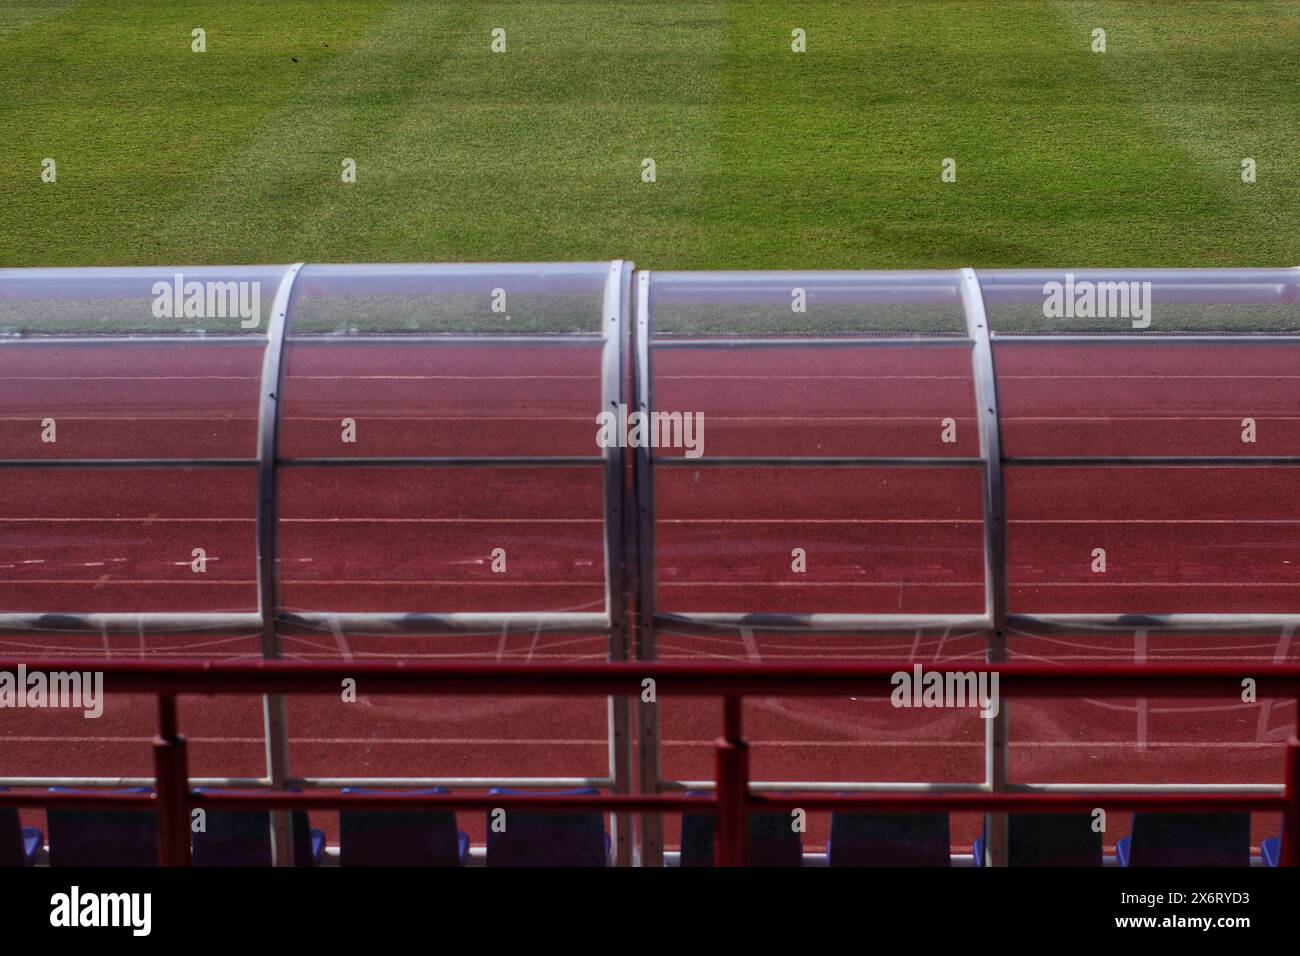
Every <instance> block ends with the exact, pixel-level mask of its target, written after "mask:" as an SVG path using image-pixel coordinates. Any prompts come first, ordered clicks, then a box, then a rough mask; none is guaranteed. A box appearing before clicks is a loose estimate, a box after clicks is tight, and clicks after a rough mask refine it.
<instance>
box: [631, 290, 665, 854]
mask: <svg viewBox="0 0 1300 956" xmlns="http://www.w3.org/2000/svg"><path fill="white" fill-rule="evenodd" d="M636 281H637V288H636V332H635V336H634V339H633V344H634V346H635V349H634V352H633V368H632V371H633V377H634V380H635V384H636V395H635V401H636V411H639V412H640V413H641V414H643V415H647V416H648V415H649V414H650V412H651V410H652V409H653V407H654V367H653V365H652V364H651V363H652V361H653V360H652V358H651V354H650V339H651V336H652V335H653V328H652V322H653V316H652V315H651V314H650V273H649V272H638V273H637V280H636ZM634 465H635V469H634V472H633V475H634V478H633V490H634V495H633V498H634V500H635V501H636V507H637V515H636V519H637V535H636V546H637V562H636V569H637V578H638V580H637V633H636V659H637V660H639V661H653V660H655V659H656V658H657V657H658V656H659V655H658V649H657V639H656V637H655V627H654V615H655V534H654V532H655V523H654V457H653V456H652V455H651V449H650V448H649V447H648V444H647V443H645V442H642V443H641V445H640V446H638V447H637V449H636V455H635V458H634ZM637 733H638V738H637V761H638V767H639V768H640V772H639V777H640V789H641V792H642V793H644V794H651V795H653V794H657V793H658V792H659V777H660V750H661V739H660V723H659V704H658V702H657V701H648V702H647V701H641V702H640V703H639V704H638V708H637ZM663 851H664V818H663V814H661V813H644V814H642V815H641V865H642V866H649V867H658V866H663Z"/></svg>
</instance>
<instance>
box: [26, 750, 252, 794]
mask: <svg viewBox="0 0 1300 956" xmlns="http://www.w3.org/2000/svg"><path fill="white" fill-rule="evenodd" d="M140 743H141V744H146V743H148V741H147V740H145V739H144V738H141V740H140ZM154 783H155V781H154V778H153V777H0V787H26V788H44V787H73V788H83V787H89V788H92V789H104V788H117V787H133V788H134V787H150V788H152V787H153V786H154ZM190 786H192V787H222V788H226V789H239V790H251V789H255V788H260V787H269V786H271V780H270V778H269V777H190Z"/></svg>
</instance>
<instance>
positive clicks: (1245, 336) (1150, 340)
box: [992, 304, 1300, 345]
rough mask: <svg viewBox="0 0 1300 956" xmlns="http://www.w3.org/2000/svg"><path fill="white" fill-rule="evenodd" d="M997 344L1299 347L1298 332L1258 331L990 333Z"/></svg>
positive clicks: (1299, 338) (994, 309)
mask: <svg viewBox="0 0 1300 956" xmlns="http://www.w3.org/2000/svg"><path fill="white" fill-rule="evenodd" d="M992 311H993V314H995V315H996V314H997V306H996V304H995V306H994V308H993V310H992ZM999 342H1011V343H1017V344H1019V343H1025V342H1051V343H1053V344H1060V343H1063V342H1078V343H1086V344H1089V345H1132V344H1134V343H1135V342H1141V343H1142V344H1143V345H1153V344H1164V345H1207V344H1209V343H1214V344H1215V345H1280V344H1289V345H1300V332H1293V333H1291V334H1289V335H1287V334H1279V333H1270V332H1260V333H1259V334H1251V333H1242V332H1225V333H1224V334H1222V335H1207V334H1205V333H1203V332H1202V333H1188V334H1186V335H1183V334H1180V333H1178V332H1124V331H1122V330H1120V331H1116V332H1112V333H1109V334H1106V335H1088V334H1080V335H1061V334H1055V333H1053V334H1044V335H1030V334H1025V333H1015V332H1012V333H1006V334H1001V333H998V332H996V331H994V332H993V344H994V345H997V344H998V343H999Z"/></svg>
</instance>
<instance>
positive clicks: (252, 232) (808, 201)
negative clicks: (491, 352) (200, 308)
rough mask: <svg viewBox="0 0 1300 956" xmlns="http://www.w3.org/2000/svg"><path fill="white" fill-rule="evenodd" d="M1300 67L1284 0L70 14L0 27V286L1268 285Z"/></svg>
mask: <svg viewBox="0 0 1300 956" xmlns="http://www.w3.org/2000/svg"><path fill="white" fill-rule="evenodd" d="M1094 19H1096V20H1097V25H1101V26H1103V27H1104V28H1105V29H1107V31H1108V39H1109V46H1110V51H1109V52H1108V53H1106V54H1102V55H1097V54H1093V53H1091V52H1090V50H1089V41H1090V36H1089V31H1090V29H1091V27H1090V26H1089V24H1090V23H1091V22H1092V21H1093V20H1094ZM3 23H4V21H3V19H0V24H3ZM194 26H204V27H205V28H206V29H207V30H208V52H207V53H205V54H194V53H191V52H190V50H189V31H190V30H191V29H192V28H193V27H194ZM496 26H501V27H504V28H505V29H506V30H507V35H508V45H509V51H508V52H507V53H506V54H503V55H494V54H492V53H491V52H490V51H489V49H488V45H489V42H490V39H491V37H490V30H491V29H492V28H493V27H496ZM795 26H799V27H802V28H804V29H805V30H807V32H808V52H807V53H806V54H803V55H797V54H794V53H792V52H790V48H789V43H790V30H791V29H792V28H793V27H795ZM1297 48H1300V14H1298V13H1297V5H1295V4H1289V3H1259V4H1240V3H1233V2H1191V3H1174V2H1150V3H1141V4H1130V3H1099V4H1090V3H1080V4H1074V3H1057V2H1049V0H1013V2H1005V0H997V2H994V0H969V2H963V3H959V4H953V3H946V2H915V3H899V2H887V3H886V2H864V3H852V4H848V3H823V2H801V3H792V2H780V3H778V2H764V3H723V2H715V3H694V2H680V3H678V2H665V3H654V4H638V3H600V2H564V3H551V4H531V3H469V2H445V3H439V4H424V3H412V2H403V3H399V2H393V0H369V2H365V0H363V2H347V3H345V2H307V0H296V2H285V3H276V4H252V3H238V2H233V3H223V4H220V5H213V4H200V3H191V4H186V3H180V4H168V5H165V6H159V5H157V4H153V3H147V2H143V0H116V2H109V0H103V2H93V3H84V4H79V5H77V6H76V7H73V8H71V9H69V10H67V11H66V12H64V13H62V14H60V15H58V16H47V17H45V18H44V19H41V20H39V21H31V22H29V23H27V24H26V25H25V26H19V27H17V28H16V29H13V30H11V31H10V32H9V33H7V34H6V33H3V32H0V126H2V127H3V128H4V130H5V132H6V136H5V137H4V138H3V141H0V224H2V225H3V227H4V228H2V229H0V265H91V264H130V263H158V262H176V261H180V262H192V263H221V262H266V261H274V262H283V261H293V260H296V259H306V260H308V261H438V260H462V261H463V260H534V259H602V258H609V257H614V256H628V257H631V258H635V259H636V260H637V261H638V262H639V264H641V265H642V266H644V267H650V268H658V269H664V268H729V267H732V268H778V267H779V268H813V267H817V268H869V267H886V268H888V267H893V268H897V267H950V266H956V265H964V264H974V265H979V266H984V267H997V266H1046V265H1057V266H1062V265H1073V266H1076V267H1079V268H1082V267H1085V266H1132V265H1150V266H1173V265H1293V264H1296V263H1298V262H1300V192H1298V190H1300V179H1297V177H1296V175H1295V172H1296V170H1295V168H1294V167H1295V166H1296V164H1297V162H1298V161H1297V159H1296V157H1295V155H1294V150H1293V144H1294V143H1295V142H1297V141H1300V136H1298V135H1297V134H1300V128H1298V127H1300V117H1298V116H1297V113H1296V111H1295V109H1294V105H1295V103H1296V101H1297V98H1298V94H1300V81H1298V80H1297V77H1296V74H1295V72H1294V69H1293V68H1292V67H1291V66H1290V64H1293V62H1294V57H1293V55H1292V52H1291V51H1293V50H1294V49H1297ZM294 57H296V58H297V60H298V62H296V63H295V62H293V59H292V58H294ZM1239 144H1240V146H1239ZM1238 152H1240V153H1241V155H1253V156H1254V157H1255V158H1256V159H1257V160H1258V161H1259V163H1260V181H1259V182H1258V183H1256V184H1254V185H1252V186H1246V185H1244V184H1242V183H1241V182H1240V176H1239V167H1240V159H1241V156H1239V155H1236V154H1237V153H1238ZM45 156H54V157H56V158H57V159H58V161H59V174H60V175H59V183H58V184H57V185H53V186H51V185H47V184H42V183H41V182H40V180H39V177H38V174H39V171H40V160H41V159H42V158H43V157H45ZM345 156H348V157H352V158H354V159H356V160H357V162H358V167H359V181H358V182H357V183H356V184H355V185H345V184H343V183H341V182H340V181H339V171H340V166H339V163H340V161H341V160H342V159H343V157H345ZM647 156H649V157H653V158H654V159H655V160H656V162H657V164H658V182H656V183H653V184H646V183H642V182H641V181H640V163H641V160H642V159H643V158H644V157H647ZM947 156H951V157H953V158H955V159H956V160H957V162H958V181H957V183H956V184H943V183H941V182H940V179H939V164H940V161H941V160H942V159H943V158H944V157H947Z"/></svg>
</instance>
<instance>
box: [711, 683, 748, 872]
mask: <svg viewBox="0 0 1300 956" xmlns="http://www.w3.org/2000/svg"><path fill="white" fill-rule="evenodd" d="M743 702H744V699H743V698H742V697H740V696H739V695H736V694H728V695H727V696H726V697H725V698H724V699H723V727H722V736H721V737H720V738H719V739H718V744H717V757H718V760H717V780H718V783H717V798H718V814H717V826H716V833H717V854H718V856H717V863H718V866H745V865H746V864H747V863H748V862H749V861H748V856H749V745H748V744H747V743H746V742H745V738H744V736H743V733H742V729H741V706H742V704H743Z"/></svg>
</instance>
